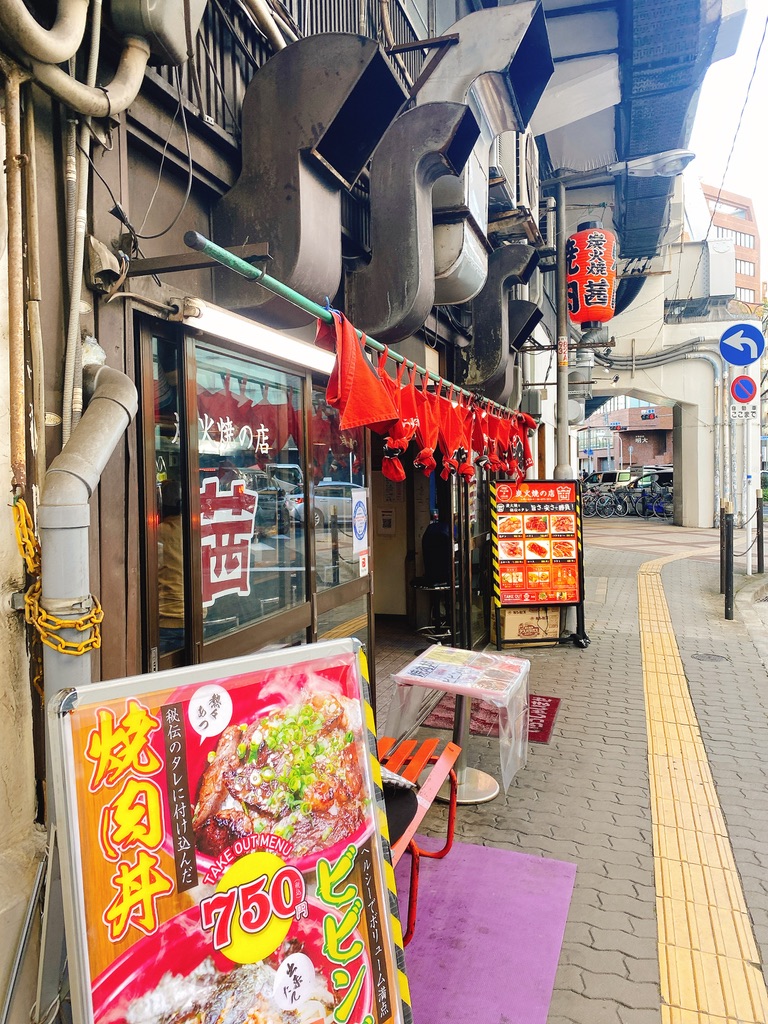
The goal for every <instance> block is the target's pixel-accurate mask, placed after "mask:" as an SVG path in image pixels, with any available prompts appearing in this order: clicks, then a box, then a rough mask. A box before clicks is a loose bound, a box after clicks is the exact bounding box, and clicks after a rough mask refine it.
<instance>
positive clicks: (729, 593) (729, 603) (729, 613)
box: [724, 512, 733, 619]
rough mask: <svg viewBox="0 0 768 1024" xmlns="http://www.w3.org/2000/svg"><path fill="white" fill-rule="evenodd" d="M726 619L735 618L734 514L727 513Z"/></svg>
mask: <svg viewBox="0 0 768 1024" xmlns="http://www.w3.org/2000/svg"><path fill="white" fill-rule="evenodd" d="M724 518H725V545H724V547H725V617H726V619H732V618H733V512H726V513H725V516H724Z"/></svg>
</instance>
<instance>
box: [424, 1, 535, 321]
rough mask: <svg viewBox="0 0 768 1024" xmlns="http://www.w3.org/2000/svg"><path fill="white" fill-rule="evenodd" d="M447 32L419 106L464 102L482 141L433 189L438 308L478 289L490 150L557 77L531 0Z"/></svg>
mask: <svg viewBox="0 0 768 1024" xmlns="http://www.w3.org/2000/svg"><path fill="white" fill-rule="evenodd" d="M451 32H452V33H456V34H458V35H459V42H458V44H457V45H456V46H453V47H451V48H450V49H448V50H447V51H442V52H441V51H439V52H438V53H437V54H436V55H435V57H433V58H432V61H431V62H430V63H429V64H428V65H427V67H426V68H425V73H428V77H427V79H426V82H425V84H424V85H423V86H422V88H421V90H420V91H419V93H418V94H417V96H416V102H417V103H418V104H423V103H431V102H436V101H439V100H442V101H453V102H455V103H467V104H469V106H470V107H471V108H472V110H473V112H474V113H475V115H476V117H477V119H478V122H479V123H480V127H481V132H482V134H481V137H480V139H478V142H477V144H476V145H475V148H474V150H473V153H472V156H471V158H470V160H469V163H468V165H467V169H466V171H465V172H464V174H463V175H462V177H461V179H460V181H459V182H458V183H457V182H456V181H454V180H452V179H449V178H448V179H441V180H440V181H439V182H438V183H437V184H436V185H435V189H434V193H433V207H434V218H435V273H436V286H435V299H436V301H437V302H438V303H444V302H446V303H455V302H466V301H468V300H469V299H471V298H472V297H473V296H474V295H476V294H477V293H478V291H479V290H480V289H481V288H482V286H483V283H484V281H485V277H486V274H487V269H488V250H489V248H490V247H489V245H488V241H487V238H486V234H487V230H488V155H489V150H490V146H491V143H492V142H493V140H494V138H495V137H496V136H497V135H498V134H500V133H501V132H503V131H523V130H524V129H525V128H526V126H527V125H528V122H529V121H530V118H531V115H532V114H533V111H534V110H535V108H536V104H537V103H538V102H539V99H540V98H541V95H542V93H543V92H544V88H545V87H546V84H547V82H548V81H549V79H550V77H551V76H552V73H553V71H554V65H553V63H552V55H551V53H550V48H549V38H548V36H547V28H546V23H545V20H544V12H543V10H542V8H541V4H540V3H539V2H536V0H529V2H525V0H524V2H520V3H516V4H511V5H508V6H504V7H497V8H488V9H484V10H480V11H475V12H474V13H473V14H469V15H467V17H465V18H462V19H461V20H460V21H458V22H456V24H455V25H453V26H452V28H451ZM430 70H431V73H429V72H430Z"/></svg>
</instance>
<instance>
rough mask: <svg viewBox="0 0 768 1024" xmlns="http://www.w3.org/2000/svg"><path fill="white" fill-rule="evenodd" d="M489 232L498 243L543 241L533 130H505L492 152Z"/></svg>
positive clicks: (536, 156)
mask: <svg viewBox="0 0 768 1024" xmlns="http://www.w3.org/2000/svg"><path fill="white" fill-rule="evenodd" d="M488 220H489V230H488V234H489V237H490V238H491V241H492V242H493V243H494V244H497V245H499V244H501V243H502V242H505V241H510V240H513V239H515V238H524V239H526V241H528V242H531V243H532V244H537V243H538V244H543V239H542V238H541V235H540V232H539V151H538V148H537V146H536V140H535V138H534V135H533V132H532V131H531V130H530V129H527V130H526V131H524V132H513V131H509V132H502V133H501V134H500V135H497V136H496V138H495V139H494V140H493V143H492V145H491V151H490V155H489V189H488Z"/></svg>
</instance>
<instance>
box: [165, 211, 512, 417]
mask: <svg viewBox="0 0 768 1024" xmlns="http://www.w3.org/2000/svg"><path fill="white" fill-rule="evenodd" d="M184 244H185V245H186V246H188V248H190V249H194V250H195V251H196V252H202V253H204V254H205V255H206V256H210V257H211V259H214V260H216V262H217V263H220V264H221V265H222V266H223V267H227V269H228V270H234V272H235V273H236V274H240V276H241V277H245V278H247V279H248V280H249V281H256V282H257V283H258V284H260V285H261V286H262V287H263V288H266V289H268V290H269V291H271V292H274V294H275V295H280V296H281V297H282V298H283V299H287V301H288V302H292V303H293V305H294V306H298V307H299V309H303V310H305V311H306V312H307V313H311V314H312V316H316V317H318V318H319V319H320V320H323V321H324V322H325V323H327V324H331V323H333V314H332V313H331V312H330V310H328V309H326V308H325V306H321V305H319V304H318V303H317V302H313V301H312V299H308V298H307V297H306V296H305V295H300V294H299V292H295V291H294V290H293V288H289V287H288V286H287V285H285V284H283V283H282V281H278V280H277V278H274V277H270V276H269V274H266V273H265V272H264V271H263V270H260V269H259V268H258V267H254V266H251V264H250V263H246V262H245V260H241V259H240V257H239V256H234V255H233V254H232V253H231V252H230V251H229V250H228V249H223V248H222V247H221V246H220V245H216V243H215V242H212V241H211V240H210V239H208V238H206V237H205V235H201V234H200V233H199V232H198V231H187V232H186V234H185V235H184ZM356 330H357V329H356ZM357 336H358V338H362V337H363V336H364V335H363V332H362V331H357ZM364 337H365V344H366V345H368V346H369V347H370V348H372V349H373V350H374V351H375V352H384V351H385V349H386V346H385V345H382V344H381V342H380V341H376V339H375V338H371V337H370V335H367V334H366V335H365V336H364ZM389 357H390V358H391V359H394V360H395V362H396V363H405V365H406V366H409V367H410V368H411V369H414V370H416V372H417V373H420V374H422V375H423V376H426V377H429V379H430V380H433V381H435V383H436V384H441V383H442V384H444V383H445V381H444V380H443V379H442V377H440V376H438V375H437V374H435V373H432V371H431V370H427V369H425V368H424V367H423V366H419V365H418V363H414V362H412V361H411V360H410V359H406V358H405V357H404V356H401V355H400V353H399V352H393V351H392V349H390V350H389ZM454 391H458V392H460V393H461V394H462V395H466V397H467V398H473V399H477V398H478V397H479V396H478V395H476V394H474V393H473V392H472V391H465V390H464V388H457V387H454ZM483 402H484V403H485V404H486V405H488V406H491V407H496V408H498V409H500V410H502V411H503V412H509V409H507V408H506V407H505V406H501V405H498V403H497V402H491V401H489V400H488V399H483Z"/></svg>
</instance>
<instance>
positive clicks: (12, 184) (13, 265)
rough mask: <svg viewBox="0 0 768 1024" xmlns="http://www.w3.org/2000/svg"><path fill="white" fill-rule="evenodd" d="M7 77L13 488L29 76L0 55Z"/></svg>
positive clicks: (19, 434)
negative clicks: (24, 108)
mask: <svg viewBox="0 0 768 1024" xmlns="http://www.w3.org/2000/svg"><path fill="white" fill-rule="evenodd" d="M0 70H2V72H3V74H4V76H5V86H4V93H5V172H6V179H7V185H6V193H7V198H6V203H7V208H8V374H9V385H10V398H9V402H10V407H9V417H10V435H11V437H10V441H11V453H10V454H11V472H12V474H13V479H12V481H11V483H12V486H13V487H14V488H17V489H18V490H19V491H23V490H24V489H25V487H26V486H27V451H26V433H25V409H24V405H25V400H24V262H23V259H24V257H23V252H24V223H23V197H22V191H23V188H22V172H21V165H22V163H23V160H24V156H23V153H22V148H21V83H22V82H23V81H24V80H25V79H26V78H27V77H28V76H27V75H26V74H25V73H24V72H23V71H22V70H21V69H20V68H19V67H18V66H17V65H16V64H15V63H14V62H13V61H10V60H8V59H7V58H6V57H5V56H3V55H2V54H0Z"/></svg>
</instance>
